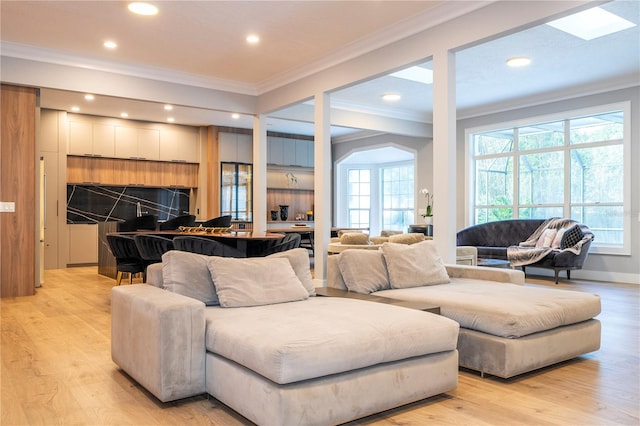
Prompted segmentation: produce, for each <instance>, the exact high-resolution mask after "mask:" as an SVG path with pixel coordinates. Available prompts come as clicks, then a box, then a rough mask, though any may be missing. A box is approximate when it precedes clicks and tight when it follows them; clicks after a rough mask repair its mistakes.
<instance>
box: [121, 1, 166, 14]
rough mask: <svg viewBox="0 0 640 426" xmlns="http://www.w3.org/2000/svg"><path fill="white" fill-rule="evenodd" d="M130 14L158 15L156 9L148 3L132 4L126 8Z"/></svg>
mask: <svg viewBox="0 0 640 426" xmlns="http://www.w3.org/2000/svg"><path fill="white" fill-rule="evenodd" d="M127 8H128V9H129V11H130V12H133V13H135V14H136V15H144V16H152V15H157V14H158V8H157V7H155V6H154V5H152V4H150V3H143V2H134V3H129V6H127Z"/></svg>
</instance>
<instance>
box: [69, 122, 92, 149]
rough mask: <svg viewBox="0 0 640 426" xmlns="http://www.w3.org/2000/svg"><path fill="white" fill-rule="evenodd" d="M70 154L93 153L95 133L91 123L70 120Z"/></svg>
mask: <svg viewBox="0 0 640 426" xmlns="http://www.w3.org/2000/svg"><path fill="white" fill-rule="evenodd" d="M69 154H71V155H93V133H92V125H91V123H84V122H76V121H70V122H69Z"/></svg>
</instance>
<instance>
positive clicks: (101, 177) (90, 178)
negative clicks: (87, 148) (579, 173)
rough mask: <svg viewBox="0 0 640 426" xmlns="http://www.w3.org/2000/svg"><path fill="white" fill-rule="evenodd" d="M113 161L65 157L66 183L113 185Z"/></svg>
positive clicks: (108, 159) (85, 157)
mask: <svg viewBox="0 0 640 426" xmlns="http://www.w3.org/2000/svg"><path fill="white" fill-rule="evenodd" d="M115 161H116V160H114V159H113V158H96V157H87V156H82V157H75V156H69V157H67V183H72V184H73V183H75V184H85V185H86V184H92V185H114V184H116V182H115V169H114V164H115Z"/></svg>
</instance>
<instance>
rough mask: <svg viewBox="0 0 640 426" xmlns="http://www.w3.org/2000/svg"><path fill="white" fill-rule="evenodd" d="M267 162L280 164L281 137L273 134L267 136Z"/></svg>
mask: <svg viewBox="0 0 640 426" xmlns="http://www.w3.org/2000/svg"><path fill="white" fill-rule="evenodd" d="M267 163H269V164H275V165H280V164H282V138H278V137H275V136H271V137H268V138H267Z"/></svg>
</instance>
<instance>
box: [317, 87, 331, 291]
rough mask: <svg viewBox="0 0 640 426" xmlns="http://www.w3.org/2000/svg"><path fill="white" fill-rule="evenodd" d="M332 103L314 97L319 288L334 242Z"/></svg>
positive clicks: (324, 96) (325, 97)
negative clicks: (330, 248) (330, 242)
mask: <svg viewBox="0 0 640 426" xmlns="http://www.w3.org/2000/svg"><path fill="white" fill-rule="evenodd" d="M330 106H331V101H330V97H329V95H328V94H327V93H321V94H317V95H316V96H315V138H314V144H313V149H314V168H315V173H314V207H313V208H314V211H313V219H314V223H315V244H314V250H313V252H314V263H315V264H314V277H315V280H316V282H317V283H316V286H321V285H325V281H326V277H327V267H326V263H327V262H326V261H327V247H328V245H329V240H330V239H331V224H332V219H331V194H332V191H331V173H332V170H333V162H332V160H331V117H330ZM319 280H321V282H318V281H319Z"/></svg>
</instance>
